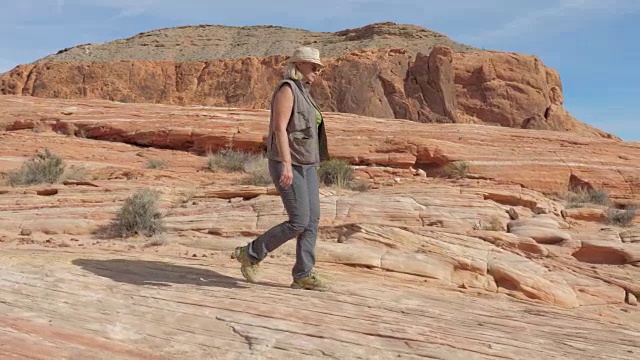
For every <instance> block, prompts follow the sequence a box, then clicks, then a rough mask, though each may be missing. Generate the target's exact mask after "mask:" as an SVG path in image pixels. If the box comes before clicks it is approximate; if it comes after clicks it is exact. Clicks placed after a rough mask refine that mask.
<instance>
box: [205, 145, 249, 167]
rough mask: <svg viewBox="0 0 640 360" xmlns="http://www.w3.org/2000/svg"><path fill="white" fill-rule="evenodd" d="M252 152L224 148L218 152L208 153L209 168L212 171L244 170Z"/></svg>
mask: <svg viewBox="0 0 640 360" xmlns="http://www.w3.org/2000/svg"><path fill="white" fill-rule="evenodd" d="M249 156H250V154H247V153H245V152H242V151H237V150H233V149H223V150H220V151H219V152H217V153H208V154H207V161H208V168H209V170H212V171H217V170H225V171H243V170H244V164H245V162H246V161H247V159H248V157H249Z"/></svg>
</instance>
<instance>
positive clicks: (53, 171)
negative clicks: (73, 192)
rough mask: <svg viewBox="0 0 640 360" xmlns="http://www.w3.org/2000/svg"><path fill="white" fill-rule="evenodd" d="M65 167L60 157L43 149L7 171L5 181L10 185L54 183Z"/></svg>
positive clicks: (59, 177)
mask: <svg viewBox="0 0 640 360" xmlns="http://www.w3.org/2000/svg"><path fill="white" fill-rule="evenodd" d="M65 167H66V164H65V163H64V161H63V160H62V158H60V157H58V156H57V155H55V154H53V153H52V152H51V151H49V149H45V150H44V152H43V153H36V155H34V156H33V157H32V158H30V159H29V160H27V161H25V162H24V163H23V164H22V166H21V167H20V169H19V170H17V171H15V172H11V173H9V175H8V178H7V182H8V184H9V185H11V186H19V185H35V184H45V183H48V184H54V183H56V182H58V181H59V180H60V179H61V177H62V175H63V174H64V170H65Z"/></svg>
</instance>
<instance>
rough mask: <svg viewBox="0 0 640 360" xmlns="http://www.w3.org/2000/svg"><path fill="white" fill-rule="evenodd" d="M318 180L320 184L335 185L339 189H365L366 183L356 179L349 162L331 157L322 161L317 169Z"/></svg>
mask: <svg viewBox="0 0 640 360" xmlns="http://www.w3.org/2000/svg"><path fill="white" fill-rule="evenodd" d="M318 181H319V182H320V184H321V185H325V186H335V187H338V188H341V189H348V190H354V191H365V190H367V185H366V184H365V183H364V182H360V181H356V179H355V173H354V171H353V168H352V167H351V164H349V162H347V161H345V160H339V159H332V160H328V161H324V162H322V163H321V164H320V168H319V169H318Z"/></svg>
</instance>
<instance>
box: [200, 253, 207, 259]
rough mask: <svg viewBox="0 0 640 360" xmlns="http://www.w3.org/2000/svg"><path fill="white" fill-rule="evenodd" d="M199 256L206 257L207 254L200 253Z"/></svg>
mask: <svg viewBox="0 0 640 360" xmlns="http://www.w3.org/2000/svg"><path fill="white" fill-rule="evenodd" d="M200 257H203V258H206V257H208V256H207V254H202V255H200Z"/></svg>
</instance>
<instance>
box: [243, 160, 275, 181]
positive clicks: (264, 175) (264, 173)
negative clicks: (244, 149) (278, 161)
mask: <svg viewBox="0 0 640 360" xmlns="http://www.w3.org/2000/svg"><path fill="white" fill-rule="evenodd" d="M244 172H245V173H247V174H249V178H248V179H246V180H245V181H244V183H245V184H246V185H254V186H267V185H271V184H272V180H271V175H270V174H269V160H268V159H267V158H265V157H263V156H261V155H252V156H250V157H248V158H247V160H246V162H245V164H244Z"/></svg>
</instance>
